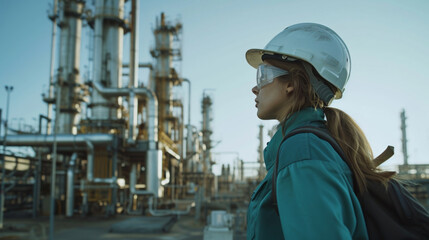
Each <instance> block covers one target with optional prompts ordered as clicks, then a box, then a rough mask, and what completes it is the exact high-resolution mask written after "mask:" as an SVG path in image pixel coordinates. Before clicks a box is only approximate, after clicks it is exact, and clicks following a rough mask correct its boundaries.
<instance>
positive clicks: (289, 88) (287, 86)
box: [283, 82, 295, 94]
mask: <svg viewBox="0 0 429 240" xmlns="http://www.w3.org/2000/svg"><path fill="white" fill-rule="evenodd" d="M283 89H284V91H285V92H286V94H289V93H291V92H293V90H294V89H295V88H294V87H293V86H292V84H291V83H290V82H286V83H284V85H283Z"/></svg>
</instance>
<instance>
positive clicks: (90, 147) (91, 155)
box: [85, 140, 94, 182]
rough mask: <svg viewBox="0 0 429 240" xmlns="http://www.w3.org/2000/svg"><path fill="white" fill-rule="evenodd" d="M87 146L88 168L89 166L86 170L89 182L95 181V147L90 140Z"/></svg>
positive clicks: (87, 141)
mask: <svg viewBox="0 0 429 240" xmlns="http://www.w3.org/2000/svg"><path fill="white" fill-rule="evenodd" d="M85 143H86V146H87V148H88V152H87V154H88V156H87V159H86V160H87V161H88V166H87V170H86V179H87V180H88V181H90V182H91V181H93V180H94V175H93V172H94V145H93V144H92V142H91V141H90V140H86V141H85Z"/></svg>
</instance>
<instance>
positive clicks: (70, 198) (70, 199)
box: [66, 153, 77, 217]
mask: <svg viewBox="0 0 429 240" xmlns="http://www.w3.org/2000/svg"><path fill="white" fill-rule="evenodd" d="M76 159H77V153H73V154H72V156H71V158H70V162H69V166H68V168H67V199H66V217H72V216H73V207H74V167H75V165H76Z"/></svg>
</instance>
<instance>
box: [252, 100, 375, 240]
mask: <svg viewBox="0 0 429 240" xmlns="http://www.w3.org/2000/svg"><path fill="white" fill-rule="evenodd" d="M324 124H325V120H324V113H323V111H322V110H321V109H314V108H306V109H303V110H301V111H299V112H297V113H295V114H293V115H292V116H291V117H290V118H289V120H288V121H287V122H286V124H285V126H286V129H285V134H287V133H288V132H290V131H291V130H293V129H296V128H297V127H300V126H304V125H314V126H321V125H324ZM282 139H283V133H282V130H281V128H279V130H278V131H277V132H276V134H275V135H274V136H273V138H272V139H271V141H270V142H269V143H268V145H267V147H266V148H265V150H264V161H265V166H266V169H267V175H266V176H265V178H264V180H262V182H261V183H260V184H259V185H258V186H257V187H256V190H255V191H254V192H253V194H252V196H251V200H250V204H249V209H248V212H247V239H269V240H275V239H311V240H315V239H329V240H334V239H341V240H345V239H368V234H367V231H366V226H365V220H364V217H363V214H362V210H361V208H360V204H359V201H358V199H357V198H356V195H355V194H354V192H353V181H352V173H351V171H350V169H349V168H348V166H347V164H346V163H345V162H344V161H343V160H342V159H341V158H340V156H339V155H338V154H337V153H336V152H335V150H334V149H333V148H332V147H331V145H330V144H329V143H328V142H326V141H323V140H321V139H319V138H318V137H317V136H315V135H313V134H311V133H303V134H298V135H295V136H292V137H291V138H289V139H288V140H286V141H285V142H284V143H283V144H282V146H281V149H280V152H279V168H278V176H277V203H278V209H279V215H277V213H276V212H275V210H274V208H273V207H272V197H271V186H272V174H273V169H274V167H273V166H274V164H275V161H276V155H277V150H278V148H279V145H280V143H281V141H282Z"/></svg>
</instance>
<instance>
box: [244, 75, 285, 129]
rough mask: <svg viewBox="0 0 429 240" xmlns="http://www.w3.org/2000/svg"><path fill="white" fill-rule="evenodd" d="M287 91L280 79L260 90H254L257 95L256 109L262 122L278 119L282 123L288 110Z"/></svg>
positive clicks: (254, 88)
mask: <svg viewBox="0 0 429 240" xmlns="http://www.w3.org/2000/svg"><path fill="white" fill-rule="evenodd" d="M287 91H288V88H287V87H285V83H282V82H281V80H279V79H278V78H276V79H274V81H273V82H272V83H269V84H267V85H265V86H263V87H262V88H261V89H259V88H258V87H257V86H254V87H253V88H252V92H253V94H255V96H256V98H255V102H256V105H255V107H256V108H257V109H258V111H257V116H258V118H260V119H262V120H270V119H277V120H279V121H281V117H282V116H283V115H284V111H285V110H286V108H287V105H288V104H287V103H288V102H287Z"/></svg>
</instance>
